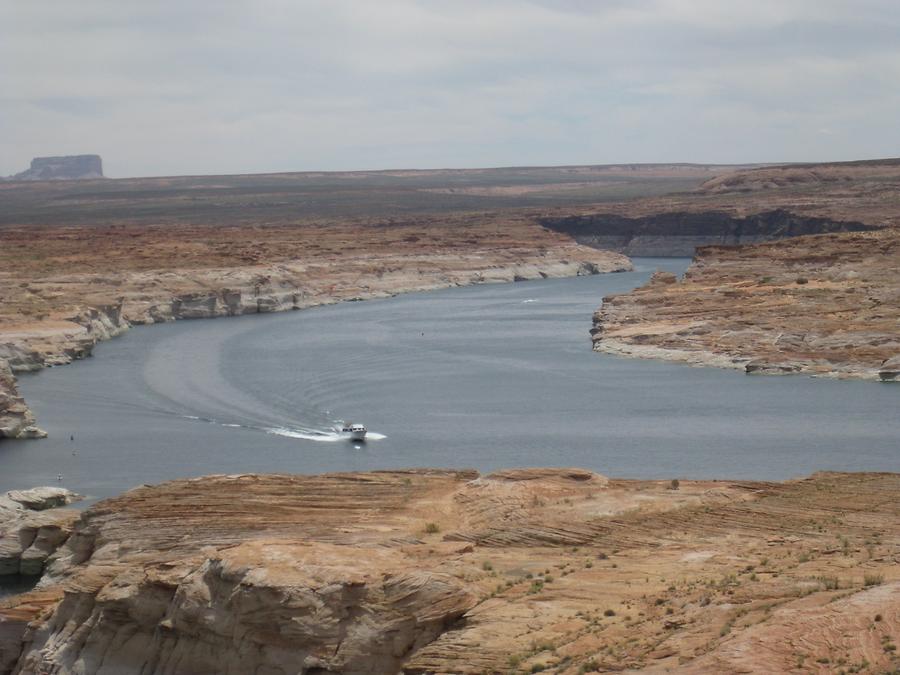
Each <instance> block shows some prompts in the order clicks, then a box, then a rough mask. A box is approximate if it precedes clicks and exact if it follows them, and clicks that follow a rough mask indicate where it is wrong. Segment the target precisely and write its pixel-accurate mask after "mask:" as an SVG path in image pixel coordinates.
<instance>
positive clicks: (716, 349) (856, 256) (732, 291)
mask: <svg viewBox="0 0 900 675" xmlns="http://www.w3.org/2000/svg"><path fill="white" fill-rule="evenodd" d="M898 256H900V230H897V229H894V228H889V229H884V230H880V231H876V232H868V233H856V234H834V235H818V236H810V237H800V238H797V239H791V240H788V241H782V242H778V243H773V244H760V245H756V246H745V247H738V248H725V247H708V248H703V249H700V250H699V251H698V254H697V257H696V259H695V260H694V263H693V264H692V265H691V267H690V268H689V269H688V271H687V273H686V274H685V276H684V279H683V280H681V281H678V280H676V279H675V278H674V277H673V276H672V275H658V276H656V277H654V278H653V279H652V280H651V282H650V283H649V284H647V285H646V286H644V287H643V288H639V289H636V290H635V291H632V292H631V293H627V294H624V295H618V296H613V297H610V298H605V299H604V302H603V305H602V306H601V307H600V309H599V310H598V311H597V313H596V314H595V316H594V328H593V331H592V335H593V340H594V349H595V350H597V351H601V352H608V353H613V354H624V355H628V356H640V357H650V358H660V359H667V360H674V361H685V362H688V363H694V364H702V365H714V366H721V367H726V368H738V369H741V370H744V371H746V372H747V373H807V374H811V375H823V376H837V377H857V378H863V379H880V380H895V379H897V377H898V372H900V366H898V363H900V359H898V358H897V357H898V356H900V268H898V266H897V260H898Z"/></svg>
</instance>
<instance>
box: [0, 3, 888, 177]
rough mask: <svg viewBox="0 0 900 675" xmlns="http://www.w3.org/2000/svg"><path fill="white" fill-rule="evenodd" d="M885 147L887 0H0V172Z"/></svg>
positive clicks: (858, 154) (239, 168)
mask: <svg viewBox="0 0 900 675" xmlns="http://www.w3.org/2000/svg"><path fill="white" fill-rule="evenodd" d="M78 153H97V154H100V155H102V156H103V159H104V165H105V170H106V173H107V175H109V176H114V177H122V176H146V175H172V174H210V173H250V172H264V171H290V170H315V169H326V170H344V169H374V168H407V167H418V168H434V167H475V166H508V165H525V164H527V165H554V164H603V163H614V162H669V161H691V162H729V163H731V162H765V161H786V160H803V161H806V160H832V159H857V158H872V157H888V156H898V155H900V2H898V0H846V1H844V2H838V1H832V0H752V1H751V0H531V1H526V0H479V1H468V0H445V1H440V0H177V1H169V0H77V2H76V1H72V0H58V1H50V0H0V175H5V174H11V173H15V172H17V171H21V170H22V169H24V168H26V167H27V165H28V163H29V161H30V160H31V158H32V157H34V156H41V155H57V154H78Z"/></svg>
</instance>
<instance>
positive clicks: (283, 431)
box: [266, 427, 387, 443]
mask: <svg viewBox="0 0 900 675" xmlns="http://www.w3.org/2000/svg"><path fill="white" fill-rule="evenodd" d="M266 433H269V434H274V435H275V436H286V437H287V438H302V439H303V440H306V441H319V442H322V443H333V442H335V441H346V440H348V439H347V435H346V434H342V433H341V432H339V431H335V430H331V431H319V430H316V429H288V428H284V427H278V428H274V429H266ZM384 438H387V436H385V435H384V434H376V433H375V432H373V431H370V432H368V433H367V434H366V440H367V441H380V440H382V439H384ZM356 442H359V441H356Z"/></svg>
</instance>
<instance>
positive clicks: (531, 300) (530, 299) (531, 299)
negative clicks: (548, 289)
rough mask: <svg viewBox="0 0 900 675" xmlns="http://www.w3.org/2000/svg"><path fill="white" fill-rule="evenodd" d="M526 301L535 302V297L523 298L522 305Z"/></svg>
mask: <svg viewBox="0 0 900 675" xmlns="http://www.w3.org/2000/svg"><path fill="white" fill-rule="evenodd" d="M527 302H537V298H528V299H527V300H523V301H522V304H523V305H524V304H525V303H527Z"/></svg>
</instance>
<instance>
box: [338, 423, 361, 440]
mask: <svg viewBox="0 0 900 675" xmlns="http://www.w3.org/2000/svg"><path fill="white" fill-rule="evenodd" d="M341 433H342V434H344V435H346V436H347V437H348V438H349V439H350V440H351V441H364V440H366V427H365V425H363V424H350V423H349V422H345V423H344V424H342V425H341Z"/></svg>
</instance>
